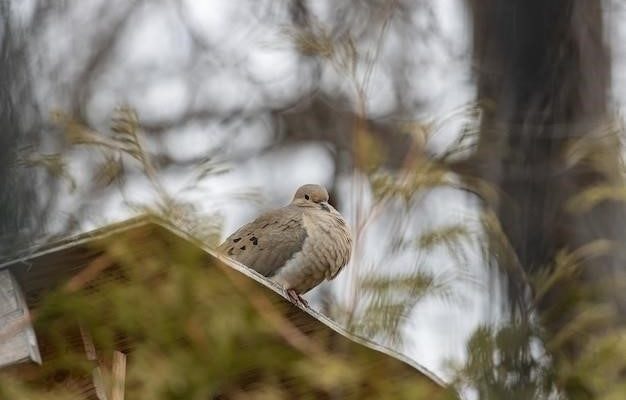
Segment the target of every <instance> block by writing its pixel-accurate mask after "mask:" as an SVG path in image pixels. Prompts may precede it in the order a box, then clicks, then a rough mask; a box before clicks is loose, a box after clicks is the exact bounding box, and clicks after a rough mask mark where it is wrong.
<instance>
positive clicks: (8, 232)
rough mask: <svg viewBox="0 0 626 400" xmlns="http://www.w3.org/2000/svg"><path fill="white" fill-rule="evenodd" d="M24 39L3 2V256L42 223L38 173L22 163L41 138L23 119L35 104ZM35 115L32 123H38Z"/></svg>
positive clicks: (0, 144) (0, 175)
mask: <svg viewBox="0 0 626 400" xmlns="http://www.w3.org/2000/svg"><path fill="white" fill-rule="evenodd" d="M21 39H22V37H21V36H19V32H17V29H16V27H15V26H14V24H13V22H12V18H11V2H0V258H2V257H3V256H7V255H8V254H10V253H12V252H14V251H16V250H19V249H20V248H21V247H24V246H25V245H26V241H27V240H28V239H32V237H31V235H33V234H34V227H35V225H38V224H40V223H41V221H38V219H39V218H38V217H37V216H36V215H35V214H36V210H37V191H36V184H35V182H34V180H35V177H34V173H33V171H32V169H29V168H24V167H23V166H20V165H19V156H20V154H19V153H20V150H24V148H25V147H27V146H28V145H34V144H35V143H34V140H33V139H34V138H35V137H37V130H36V129H34V128H33V129H27V128H25V127H24V124H23V123H22V121H21V118H20V116H21V115H22V113H24V112H25V108H26V107H28V106H32V104H31V103H29V101H30V100H31V99H30V98H28V97H29V96H30V95H31V93H30V86H29V80H28V78H27V71H28V68H27V63H26V54H25V53H26V50H25V46H24V43H23V41H22V40H21ZM32 115H33V117H32V118H31V119H33V121H29V123H32V126H34V125H35V121H34V118H35V117H34V114H32ZM39 190H40V193H43V192H44V191H45V190H44V188H42V187H39Z"/></svg>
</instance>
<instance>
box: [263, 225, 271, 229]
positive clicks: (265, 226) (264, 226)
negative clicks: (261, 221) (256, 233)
mask: <svg viewBox="0 0 626 400" xmlns="http://www.w3.org/2000/svg"><path fill="white" fill-rule="evenodd" d="M268 226H270V224H265V225H263V226H262V227H261V229H265V228H267V227H268Z"/></svg>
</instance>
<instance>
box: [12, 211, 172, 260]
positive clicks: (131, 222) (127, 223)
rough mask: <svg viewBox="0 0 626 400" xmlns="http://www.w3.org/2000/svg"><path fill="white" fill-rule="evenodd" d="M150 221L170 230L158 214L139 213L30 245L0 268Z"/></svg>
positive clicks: (102, 237)
mask: <svg viewBox="0 0 626 400" xmlns="http://www.w3.org/2000/svg"><path fill="white" fill-rule="evenodd" d="M150 223H153V224H156V225H159V226H162V227H165V228H167V229H170V230H171V226H168V224H167V223H166V221H165V220H163V219H162V218H160V217H159V216H157V215H153V214H140V215H137V216H136V217H132V218H129V219H126V220H123V221H119V222H114V223H112V224H108V225H105V226H102V227H100V228H96V229H93V230H90V231H87V232H82V233H79V234H76V235H72V236H69V237H67V238H65V239H60V240H55V241H50V242H45V243H38V244H34V245H31V246H29V247H27V248H25V249H24V250H22V251H20V252H19V253H18V254H17V255H15V256H13V257H11V258H7V259H5V260H0V269H2V268H7V267H11V266H14V265H16V264H20V263H26V264H28V263H27V261H28V260H30V259H33V258H37V257H41V256H44V255H46V254H50V253H56V252H58V251H61V250H64V249H67V248H69V247H74V246H77V245H80V244H84V243H87V242H90V241H92V240H97V239H104V238H106V237H109V236H112V235H115V234H116V233H119V232H122V231H125V230H127V229H130V228H135V227H138V226H142V225H147V224H150Z"/></svg>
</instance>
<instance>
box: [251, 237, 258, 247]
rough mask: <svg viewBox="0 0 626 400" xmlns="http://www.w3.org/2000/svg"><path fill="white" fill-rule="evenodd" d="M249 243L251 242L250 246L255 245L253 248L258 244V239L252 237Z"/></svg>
mask: <svg viewBox="0 0 626 400" xmlns="http://www.w3.org/2000/svg"><path fill="white" fill-rule="evenodd" d="M250 241H251V242H252V244H253V245H255V246H256V245H257V244H259V239H258V238H257V237H256V236H252V237H251V238H250Z"/></svg>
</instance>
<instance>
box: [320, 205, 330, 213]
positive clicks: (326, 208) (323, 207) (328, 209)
mask: <svg viewBox="0 0 626 400" xmlns="http://www.w3.org/2000/svg"><path fill="white" fill-rule="evenodd" d="M320 207H321V208H322V210H324V211H328V212H330V208H328V206H327V205H326V204H320Z"/></svg>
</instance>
